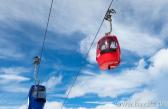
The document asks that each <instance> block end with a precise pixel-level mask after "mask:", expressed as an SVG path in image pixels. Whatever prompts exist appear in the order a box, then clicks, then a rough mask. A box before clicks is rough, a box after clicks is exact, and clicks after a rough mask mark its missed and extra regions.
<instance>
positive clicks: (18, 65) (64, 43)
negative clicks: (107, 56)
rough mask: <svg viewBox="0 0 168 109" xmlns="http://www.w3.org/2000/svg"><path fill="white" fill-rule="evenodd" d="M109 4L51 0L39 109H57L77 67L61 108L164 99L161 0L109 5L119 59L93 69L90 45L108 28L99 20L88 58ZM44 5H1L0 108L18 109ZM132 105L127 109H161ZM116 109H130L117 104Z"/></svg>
mask: <svg viewBox="0 0 168 109" xmlns="http://www.w3.org/2000/svg"><path fill="white" fill-rule="evenodd" d="M109 3H110V0H65V1H62V0H55V1H54V4H53V11H52V15H51V20H50V24H49V31H48V34H47V40H46V45H45V51H44V58H43V60H42V63H41V67H40V71H39V72H40V73H39V78H40V80H41V84H43V85H45V86H46V87H47V103H46V105H45V109H56V108H59V107H60V105H61V103H62V101H63V98H64V97H65V94H66V91H67V89H68V88H69V86H70V84H71V82H72V80H73V77H74V75H75V73H77V72H78V70H79V68H80V67H81V66H82V67H83V69H82V71H81V72H80V76H79V78H78V80H77V82H76V84H75V86H74V87H73V89H72V92H71V94H70V96H69V99H68V101H67V104H66V105H65V107H64V109H121V108H122V107H118V106H117V105H116V102H117V103H121V102H122V101H127V102H130V103H132V102H135V101H136V102H138V103H146V102H149V101H156V102H159V101H160V100H164V101H167V102H168V94H167V91H168V88H167V87H166V83H167V82H168V61H167V59H168V38H167V37H168V35H167V33H168V29H167V28H168V23H167V21H168V14H167V11H168V7H167V5H168V0H115V1H114V3H113V8H114V9H115V10H116V11H117V14H116V15H115V16H114V17H113V34H115V35H117V36H118V39H119V42H120V46H121V52H122V54H121V55H122V57H121V58H122V61H121V64H120V66H119V67H118V68H116V69H114V70H111V71H101V70H99V68H98V65H97V63H96V61H95V57H96V56H95V54H96V53H95V52H96V42H97V41H98V39H99V38H101V37H102V36H103V35H104V33H105V32H107V31H108V29H109V28H108V23H107V22H105V23H104V24H103V27H102V29H101V31H100V33H99V35H98V38H97V39H96V42H95V43H94V45H93V47H92V49H91V52H90V53H89V56H88V58H85V57H84V56H85V53H86V52H87V50H88V48H89V46H90V43H91V41H92V39H93V36H94V34H95V33H96V31H97V29H98V26H99V25H100V23H101V20H102V18H103V17H104V14H105V11H106V9H107V7H108V5H109ZM49 6H50V0H29V1H22V0H12V1H11V0H1V3H0V25H1V26H0V38H1V40H0V86H1V88H0V109H26V107H27V95H28V91H29V88H30V86H31V85H33V84H34V80H33V64H32V58H33V57H34V56H36V55H38V54H39V52H40V47H41V42H42V39H43V33H44V29H45V25H46V21H47V15H48V9H49ZM166 108H167V107H164V106H160V107H149V108H147V107H136V108H135V107H133V108H132V109H166ZM124 109H131V108H130V107H125V108H124Z"/></svg>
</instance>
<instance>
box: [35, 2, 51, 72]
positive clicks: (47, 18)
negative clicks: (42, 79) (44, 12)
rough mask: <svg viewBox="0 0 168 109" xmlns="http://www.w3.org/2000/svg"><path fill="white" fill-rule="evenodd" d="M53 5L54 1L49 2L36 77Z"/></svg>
mask: <svg viewBox="0 0 168 109" xmlns="http://www.w3.org/2000/svg"><path fill="white" fill-rule="evenodd" d="M53 3H54V0H51V3H50V8H49V14H48V18H47V22H46V27H45V31H44V38H43V40H42V45H41V50H40V57H39V58H40V62H39V65H38V68H37V71H36V72H37V74H36V75H38V72H39V69H40V63H41V61H42V57H43V52H44V47H45V42H46V37H47V32H48V26H49V23H50V18H51V13H52V8H53Z"/></svg>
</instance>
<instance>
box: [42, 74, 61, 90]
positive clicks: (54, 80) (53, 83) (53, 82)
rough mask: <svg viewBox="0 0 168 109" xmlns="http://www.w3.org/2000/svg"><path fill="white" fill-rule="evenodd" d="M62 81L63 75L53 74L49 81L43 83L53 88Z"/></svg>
mask: <svg viewBox="0 0 168 109" xmlns="http://www.w3.org/2000/svg"><path fill="white" fill-rule="evenodd" d="M61 82H62V76H58V77H55V76H52V77H51V78H49V79H48V81H47V82H45V83H43V84H44V85H45V86H46V88H48V89H49V90H50V89H53V88H54V87H55V86H56V85H58V84H60V83H61Z"/></svg>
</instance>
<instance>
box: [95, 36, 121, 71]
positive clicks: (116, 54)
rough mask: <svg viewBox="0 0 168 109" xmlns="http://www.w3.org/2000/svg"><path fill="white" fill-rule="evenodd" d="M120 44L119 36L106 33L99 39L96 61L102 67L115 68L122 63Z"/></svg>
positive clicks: (103, 68)
mask: <svg viewBox="0 0 168 109" xmlns="http://www.w3.org/2000/svg"><path fill="white" fill-rule="evenodd" d="M120 54H121V53H120V45H119V43H118V40H117V37H116V36H114V35H113V36H112V35H110V34H107V35H105V36H104V37H103V38H101V39H100V40H99V41H98V44H97V53H96V61H97V62H98V64H99V67H100V69H102V70H106V69H113V68H115V67H117V66H118V65H119V64H120Z"/></svg>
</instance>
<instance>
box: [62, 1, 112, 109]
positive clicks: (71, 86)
mask: <svg viewBox="0 0 168 109" xmlns="http://www.w3.org/2000/svg"><path fill="white" fill-rule="evenodd" d="M113 1H114V0H111V2H110V4H109V7H108V9H107V11H106V14H107V12H108V10H109V9H110V7H111V5H112V3H113ZM106 14H105V15H106ZM104 20H105V16H104V17H103V20H102V22H101V24H100V26H99V28H98V30H97V32H96V34H95V36H94V38H93V41H92V42H91V45H90V47H89V49H88V51H87V52H86V54H85V56H84V57H85V58H87V57H88V55H89V53H90V50H91V48H92V46H93V44H94V42H95V40H96V38H97V36H98V34H99V32H100V29H101V27H102V25H103V23H104ZM83 68H84V67H83V66H81V67H80V68H79V71H78V72H77V73H76V75H75V77H74V79H73V81H72V83H71V85H70V88H69V91H68V92H67V95H66V96H65V99H64V100H63V103H62V105H61V109H63V107H64V105H65V104H66V101H67V100H68V98H69V95H70V93H71V91H72V88H73V87H74V85H75V83H76V81H77V79H78V77H79V74H80V72H81V70H82V69H83Z"/></svg>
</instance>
